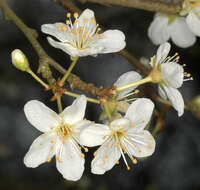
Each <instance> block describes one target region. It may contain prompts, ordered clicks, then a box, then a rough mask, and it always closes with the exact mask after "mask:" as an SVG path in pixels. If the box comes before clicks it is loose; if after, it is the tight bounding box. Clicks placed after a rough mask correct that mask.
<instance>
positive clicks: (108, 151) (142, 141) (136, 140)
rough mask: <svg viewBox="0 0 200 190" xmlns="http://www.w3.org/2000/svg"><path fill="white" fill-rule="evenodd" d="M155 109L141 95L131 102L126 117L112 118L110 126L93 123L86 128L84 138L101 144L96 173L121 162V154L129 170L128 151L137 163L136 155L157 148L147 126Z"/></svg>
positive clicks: (86, 141)
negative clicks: (126, 156) (146, 128)
mask: <svg viewBox="0 0 200 190" xmlns="http://www.w3.org/2000/svg"><path fill="white" fill-rule="evenodd" d="M153 109H154V104H153V103H152V101H151V100H149V99H147V98H140V99H138V100H136V101H135V102H133V103H132V104H131V105H130V107H129V108H128V110H127V112H126V114H125V116H124V117H123V118H121V119H116V120H114V121H112V122H111V123H110V126H107V125H103V124H93V125H91V126H88V127H86V128H84V129H83V130H82V132H81V134H80V141H81V142H82V143H83V144H84V145H86V146H89V147H93V146H98V145H101V147H100V148H99V149H98V150H97V151H96V152H95V153H94V156H95V158H94V159H93V161H92V164H91V167H92V168H91V170H92V173H94V174H104V173H105V172H106V171H108V170H110V169H111V168H112V167H113V166H114V165H115V164H116V163H118V161H119V159H120V157H121V155H122V157H123V159H124V162H125V163H126V166H127V169H128V170H129V169H130V167H129V165H128V163H127V161H126V158H125V154H127V155H128V156H129V157H130V159H131V160H132V162H133V163H134V164H136V163H137V160H136V159H135V158H134V157H138V158H141V157H146V156H150V155H151V154H152V153H153V152H154V150H155V141H154V138H153V137H152V135H151V134H150V133H149V132H148V131H147V130H144V128H145V126H146V125H147V123H148V122H149V121H150V118H151V115H152V112H153Z"/></svg>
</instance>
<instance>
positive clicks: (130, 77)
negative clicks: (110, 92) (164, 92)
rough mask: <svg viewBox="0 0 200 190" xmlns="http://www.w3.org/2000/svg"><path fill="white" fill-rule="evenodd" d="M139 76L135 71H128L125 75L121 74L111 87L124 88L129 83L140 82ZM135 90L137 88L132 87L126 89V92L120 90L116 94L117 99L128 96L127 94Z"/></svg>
mask: <svg viewBox="0 0 200 190" xmlns="http://www.w3.org/2000/svg"><path fill="white" fill-rule="evenodd" d="M141 78H142V77H141V75H140V74H139V73H137V72H135V71H129V72H127V73H124V74H122V75H121V76H120V77H119V78H118V79H117V81H116V82H115V83H114V84H113V86H117V87H120V86H124V85H127V84H130V83H134V82H137V81H139V80H141ZM135 88H137V86H135V87H132V88H128V89H127V90H122V91H120V92H119V94H118V99H121V98H123V97H124V96H125V95H126V94H128V93H129V92H131V91H133V90H134V89H135Z"/></svg>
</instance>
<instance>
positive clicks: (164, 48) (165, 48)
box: [156, 42, 171, 63]
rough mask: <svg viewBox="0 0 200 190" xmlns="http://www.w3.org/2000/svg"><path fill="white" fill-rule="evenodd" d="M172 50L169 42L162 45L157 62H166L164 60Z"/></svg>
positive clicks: (157, 55) (158, 51)
mask: <svg viewBox="0 0 200 190" xmlns="http://www.w3.org/2000/svg"><path fill="white" fill-rule="evenodd" d="M170 49H171V45H170V43H168V42H166V43H164V44H162V45H160V46H159V48H158V50H157V54H156V62H157V63H162V61H164V59H165V58H166V57H167V56H168V54H169V51H170Z"/></svg>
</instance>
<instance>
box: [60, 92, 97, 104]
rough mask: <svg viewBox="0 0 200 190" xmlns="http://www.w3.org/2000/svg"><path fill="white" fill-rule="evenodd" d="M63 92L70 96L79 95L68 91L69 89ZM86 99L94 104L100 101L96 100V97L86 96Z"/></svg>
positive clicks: (75, 96)
mask: <svg viewBox="0 0 200 190" xmlns="http://www.w3.org/2000/svg"><path fill="white" fill-rule="evenodd" d="M64 94H65V95H68V96H72V97H74V98H78V97H79V96H80V95H79V94H76V93H73V92H69V91H66V92H64ZM86 99H87V101H88V102H91V103H95V104H100V101H99V100H97V99H94V98H88V97H86Z"/></svg>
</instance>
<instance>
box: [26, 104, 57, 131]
mask: <svg viewBox="0 0 200 190" xmlns="http://www.w3.org/2000/svg"><path fill="white" fill-rule="evenodd" d="M24 113H25V115H26V118H27V120H28V121H29V122H30V123H31V124H32V125H33V126H34V127H35V128H37V129H38V130H39V131H42V132H47V131H50V127H56V126H57V125H58V124H59V122H60V119H59V117H58V115H57V114H56V112H54V111H53V110H51V109H49V108H48V107H47V106H45V105H44V104H43V103H42V102H40V101H37V100H31V101H29V102H27V103H26V104H25V106H24Z"/></svg>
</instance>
